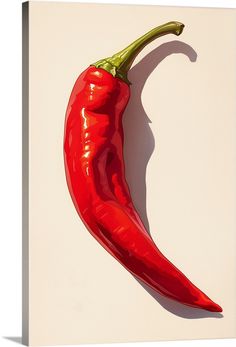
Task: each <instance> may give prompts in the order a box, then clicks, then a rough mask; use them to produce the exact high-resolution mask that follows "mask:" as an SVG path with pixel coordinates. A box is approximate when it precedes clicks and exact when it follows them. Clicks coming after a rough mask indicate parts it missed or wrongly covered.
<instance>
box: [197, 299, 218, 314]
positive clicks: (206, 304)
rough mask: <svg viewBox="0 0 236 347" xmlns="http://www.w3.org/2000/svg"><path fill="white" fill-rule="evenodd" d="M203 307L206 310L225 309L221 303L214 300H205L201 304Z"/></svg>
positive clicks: (216, 310)
mask: <svg viewBox="0 0 236 347" xmlns="http://www.w3.org/2000/svg"><path fill="white" fill-rule="evenodd" d="M200 306H201V308H203V309H204V310H207V311H210V312H222V311H223V309H222V307H220V305H218V304H216V303H215V302H214V301H212V300H210V299H209V300H207V301H206V300H204V302H203V303H201V304H200Z"/></svg>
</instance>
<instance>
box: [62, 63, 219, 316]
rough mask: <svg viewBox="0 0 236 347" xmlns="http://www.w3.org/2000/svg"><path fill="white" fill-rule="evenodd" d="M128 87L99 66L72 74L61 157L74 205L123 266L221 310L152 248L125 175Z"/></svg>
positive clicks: (188, 300)
mask: <svg viewBox="0 0 236 347" xmlns="http://www.w3.org/2000/svg"><path fill="white" fill-rule="evenodd" d="M129 97H130V88H129V85H128V84H127V83H125V82H124V81H123V80H122V79H120V78H117V77H114V76H112V74H111V73H109V72H107V71H106V70H104V69H102V68H97V67H95V66H90V67H88V68H87V69H86V70H85V71H84V72H83V73H82V74H81V75H80V76H79V77H78V79H77V81H76V83H75V85H74V88H73V90H72V93H71V96H70V100H69V104H68V107H67V112H66V121H65V134H64V161H65V172H66V179H67V184H68V188H69V192H70V194H71V197H72V200H73V203H74V205H75V208H76V210H77V212H78V214H79V216H80V218H81V219H82V221H83V222H84V224H85V226H86V227H87V229H88V230H89V232H90V233H91V234H92V235H93V237H95V238H96V239H97V241H98V242H99V243H100V244H101V245H102V246H103V247H104V248H105V249H106V250H107V251H108V252H109V253H110V254H111V255H112V256H113V257H115V258H116V259H117V260H118V261H119V262H120V263H121V264H122V265H123V266H124V267H125V268H126V269H127V270H128V271H130V272H131V273H132V274H133V275H134V276H136V277H137V278H138V279H140V280H141V281H143V282H144V283H146V284H147V285H149V286H150V287H151V288H153V289H154V290H156V291H157V292H159V293H161V294H163V295H165V296H167V297H169V298H171V299H174V300H176V301H179V302H180V303H183V304H185V305H189V306H192V307H197V308H201V309H205V310H209V311H215V312H221V311H222V308H221V307H220V306H219V305H217V304H216V303H214V302H213V301H212V300H211V299H210V298H209V297H208V296H206V295H205V294H204V293H203V292H202V291H201V290H200V289H198V288H197V287H196V286H195V285H194V284H193V283H192V282H190V281H189V280H188V278H187V277H186V276H185V275H184V274H183V273H182V272H180V271H179V270H178V269H177V268H176V267H175V266H174V265H173V264H172V263H171V262H170V261H169V260H168V259H167V258H166V257H165V256H164V255H163V254H162V253H161V252H160V250H159V249H158V248H157V246H156V245H155V243H154V242H153V240H152V238H151V237H150V236H149V234H148V233H147V231H146V230H145V227H144V225H143V223H142V221H141V219H140V217H139V215H138V213H137V211H136V209H135V207H134V205H133V202H132V198H131V195H130V192H129V188H128V185H127V182H126V179H125V167H124V159H123V129H122V115H123V112H124V110H125V107H126V105H127V103H128V100H129Z"/></svg>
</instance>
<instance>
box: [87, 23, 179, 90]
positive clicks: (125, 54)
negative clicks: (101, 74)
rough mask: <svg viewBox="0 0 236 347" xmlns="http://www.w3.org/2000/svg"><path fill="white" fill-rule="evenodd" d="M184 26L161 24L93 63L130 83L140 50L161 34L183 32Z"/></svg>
mask: <svg viewBox="0 0 236 347" xmlns="http://www.w3.org/2000/svg"><path fill="white" fill-rule="evenodd" d="M183 28H184V24H182V23H179V22H168V23H166V24H163V25H160V26H158V27H156V28H154V29H152V30H150V31H149V32H148V33H146V34H144V35H143V36H141V37H140V38H138V39H137V40H136V41H134V42H133V43H131V44H130V45H129V46H128V47H126V48H124V49H123V50H122V51H120V52H118V53H116V54H114V55H113V56H112V57H108V58H105V59H101V60H99V61H97V62H96V63H94V64H92V65H93V66H96V67H97V68H101V69H104V70H106V71H108V72H109V73H111V74H112V75H113V76H114V77H118V78H121V79H122V80H123V81H125V82H126V83H128V84H130V82H129V80H128V77H127V74H128V71H129V69H130V68H131V65H132V64H133V61H134V59H135V58H136V56H137V55H138V54H139V52H140V51H141V50H142V49H143V48H144V47H145V46H146V45H147V44H148V43H150V42H151V41H153V40H155V39H156V38H158V37H160V36H163V35H167V34H175V35H177V36H179V35H180V34H181V33H182V31H183Z"/></svg>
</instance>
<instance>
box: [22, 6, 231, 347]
mask: <svg viewBox="0 0 236 347" xmlns="http://www.w3.org/2000/svg"><path fill="white" fill-rule="evenodd" d="M88 18H90V20H91V25H90V26H89V27H87V29H86V30H85V27H86V25H85V24H86V23H87V20H88ZM105 18H106V22H105V21H104V19H105ZM119 18H122V19H123V21H122V24H121V23H120V22H119V20H118V19H119ZM130 18H132V21H131V20H130ZM235 18H236V12H235V10H226V9H221V10H216V9H201V8H184V7H182V8H179V7H162V6H133V5H132V6H131V5H99V4H79V3H50V2H47V3H39V2H34V3H31V2H29V3H25V4H24V5H23V85H24V91H23V111H24V112H23V138H24V140H23V150H24V154H23V170H24V173H25V176H24V177H25V179H24V180H23V194H24V196H23V199H24V205H23V208H24V210H23V264H24V266H23V341H24V343H25V344H26V345H55V344H79V343H106V342H108V343H111V342H135V341H158V340H177V339H183V340H184V339H201V338H225V337H234V336H235V326H236V325H235V312H234V309H233V307H234V304H235V295H234V291H235V289H236V288H235V287H236V283H235V278H234V273H235V260H236V255H235V249H234V247H233V242H234V240H235V231H234V230H235V220H234V209H235V205H236V196H235V189H234V188H235V182H234V181H235V180H234V177H235V173H236V160H235V154H236V153H235V146H234V143H235V142H234V141H235V140H234V136H235V135H234V133H233V131H232V129H233V127H234V125H235V121H236V118H235V110H236V104H235V101H234V97H233V95H234V92H235V89H236V80H235V78H234V74H233V73H232V71H235V68H236V67H235V64H234V58H235V56H236V51H235V45H234V38H235V34H236V33H235V28H234V22H235ZM219 19H220V20H221V22H223V23H224V25H223V26H222V27H223V29H222V30H221V31H220V32H219V33H218V34H217V37H216V35H215V30H214V26H213V23H217V21H218V20H219ZM137 23H139V25H137ZM108 27H109V30H107V28H108ZM226 34H227V35H228V36H227V40H225V36H226ZM219 44H220V46H221V49H220V50H219ZM40 52H41V53H42V52H43V54H39V53H40ZM226 53H227V54H226ZM229 56H230V58H229ZM226 57H227V58H226ZM226 61H227V64H226ZM226 85H227V88H225V86H226ZM226 269H227V271H226Z"/></svg>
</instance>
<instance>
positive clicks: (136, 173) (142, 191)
mask: <svg viewBox="0 0 236 347" xmlns="http://www.w3.org/2000/svg"><path fill="white" fill-rule="evenodd" d="M172 54H184V55H185V56H186V57H187V58H188V59H189V60H190V61H191V62H195V61H196V60H197V53H196V51H195V50H194V49H193V48H192V47H191V46H190V45H188V44H186V43H184V42H182V41H177V40H175V41H170V42H167V43H164V44H162V45H161V46H159V47H157V48H156V49H154V50H153V51H152V52H150V53H149V54H147V55H146V56H145V57H144V58H143V59H142V60H141V61H140V62H139V63H138V64H136V65H135V66H134V67H133V68H132V69H131V70H130V72H129V79H130V81H132V85H131V97H130V101H129V103H128V106H127V108H126V110H125V113H124V117H123V127H124V135H125V136H124V138H125V141H124V158H125V171H126V179H127V182H128V185H129V187H130V192H131V196H132V199H133V202H134V205H135V207H136V209H137V211H138V213H139V215H140V217H141V219H142V221H143V224H144V225H145V227H146V230H147V232H148V233H149V235H150V228H149V222H148V217H147V207H146V197H147V193H146V169H147V164H148V162H149V159H150V157H151V155H152V153H153V151H154V148H155V139H154V136H153V133H152V130H151V128H150V126H149V123H151V120H150V119H149V118H148V115H147V114H146V112H145V110H144V107H143V105H142V99H141V95H142V91H143V88H144V86H145V83H146V81H147V78H148V77H149V75H150V74H151V73H152V72H153V70H154V69H155V68H156V67H157V66H158V65H159V64H160V63H161V62H162V61H163V60H164V59H165V58H166V57H168V56H170V55H172ZM154 102H155V100H154ZM150 236H151V235H150ZM136 280H137V281H138V282H139V283H140V284H141V285H142V286H143V288H144V289H145V290H147V292H148V293H149V294H150V295H152V297H153V298H154V299H155V300H157V301H158V302H159V304H161V305H162V306H163V307H164V308H165V309H166V310H168V311H170V312H172V313H173V314H175V315H177V316H179V317H182V318H188V319H193V318H195V319H196V318H206V317H217V318H220V317H223V315H222V314H220V313H215V312H208V311H205V310H202V309H197V308H192V307H189V306H186V305H182V304H180V303H178V302H175V301H174V300H171V299H168V298H166V297H164V296H162V295H160V294H158V293H157V292H156V291H154V290H152V289H151V288H150V287H149V286H147V285H146V284H144V283H143V282H142V281H140V280H139V279H137V278H136Z"/></svg>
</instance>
